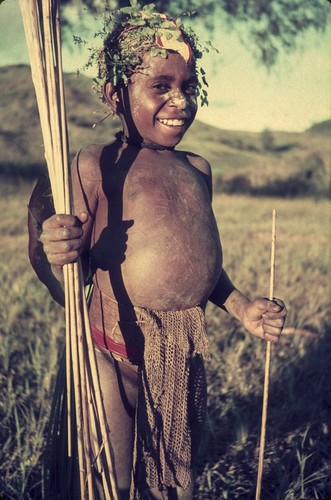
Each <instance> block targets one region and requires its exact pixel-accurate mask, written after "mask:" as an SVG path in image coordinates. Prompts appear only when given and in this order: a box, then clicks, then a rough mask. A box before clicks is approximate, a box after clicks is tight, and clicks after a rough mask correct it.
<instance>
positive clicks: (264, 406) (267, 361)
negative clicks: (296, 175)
mask: <svg viewBox="0 0 331 500" xmlns="http://www.w3.org/2000/svg"><path fill="white" fill-rule="evenodd" d="M275 257H276V210H275V209H273V211H272V230H271V256H270V283H269V300H273V299H274V286H275V262H276V258H275ZM266 344H267V345H266V354H265V368H264V387H263V404H262V420H261V434H260V451H259V465H258V472H257V483H256V494H255V500H260V498H261V488H262V476H263V460H264V450H265V441H266V430H267V414H268V397H269V383H270V360H271V342H269V341H268V342H267V343H266Z"/></svg>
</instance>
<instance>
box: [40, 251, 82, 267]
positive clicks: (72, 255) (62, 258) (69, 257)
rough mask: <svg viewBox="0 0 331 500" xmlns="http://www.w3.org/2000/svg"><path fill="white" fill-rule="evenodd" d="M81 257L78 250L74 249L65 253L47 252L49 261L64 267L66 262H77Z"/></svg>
mask: <svg viewBox="0 0 331 500" xmlns="http://www.w3.org/2000/svg"><path fill="white" fill-rule="evenodd" d="M78 257H79V251H78V250H72V251H70V252H65V253H49V254H47V260H48V262H49V263H50V264H51V265H53V266H59V267H62V266H64V265H65V264H70V263H72V262H76V261H77V259H78Z"/></svg>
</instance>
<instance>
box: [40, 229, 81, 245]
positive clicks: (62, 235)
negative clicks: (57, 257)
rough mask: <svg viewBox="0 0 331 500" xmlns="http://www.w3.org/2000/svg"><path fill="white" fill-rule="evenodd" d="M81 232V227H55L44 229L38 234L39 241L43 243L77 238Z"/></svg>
mask: <svg viewBox="0 0 331 500" xmlns="http://www.w3.org/2000/svg"><path fill="white" fill-rule="evenodd" d="M82 234H83V230H82V228H81V227H77V226H74V227H56V228H54V229H53V230H50V229H45V230H44V231H43V232H42V233H41V235H40V241H41V242H42V243H43V244H44V245H45V244H47V243H48V242H60V241H63V240H64V241H67V240H72V239H79V238H81V236H82Z"/></svg>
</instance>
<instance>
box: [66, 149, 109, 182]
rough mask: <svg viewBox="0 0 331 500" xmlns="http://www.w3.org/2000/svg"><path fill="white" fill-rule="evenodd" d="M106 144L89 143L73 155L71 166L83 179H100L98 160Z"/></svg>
mask: <svg viewBox="0 0 331 500" xmlns="http://www.w3.org/2000/svg"><path fill="white" fill-rule="evenodd" d="M105 147H107V144H89V145H87V146H84V147H83V148H82V149H81V150H80V151H79V152H78V153H77V154H76V156H75V158H74V161H73V168H76V169H77V170H79V175H80V176H81V177H83V178H85V179H90V180H94V181H98V180H101V177H102V176H101V168H100V160H101V156H102V153H103V151H104V149H105Z"/></svg>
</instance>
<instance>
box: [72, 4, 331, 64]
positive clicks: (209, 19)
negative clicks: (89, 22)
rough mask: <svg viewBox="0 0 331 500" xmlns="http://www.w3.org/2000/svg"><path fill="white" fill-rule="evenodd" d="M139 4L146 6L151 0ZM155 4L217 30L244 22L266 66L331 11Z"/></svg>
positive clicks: (324, 7)
mask: <svg viewBox="0 0 331 500" xmlns="http://www.w3.org/2000/svg"><path fill="white" fill-rule="evenodd" d="M129 3H130V2H129V0H79V1H78V0H62V5H64V6H65V5H69V4H70V5H75V4H76V7H77V10H78V11H80V12H82V11H83V10H82V5H83V6H84V7H86V9H87V10H88V11H89V12H91V13H96V12H97V11H98V10H99V9H100V8H102V7H104V5H105V4H106V5H108V6H109V8H110V9H112V10H113V9H115V8H117V7H124V6H127V5H129ZM139 3H140V4H141V5H145V4H147V3H152V0H150V1H144V0H141V1H140V2H139ZM154 3H155V4H156V7H157V9H158V10H159V11H160V12H164V11H166V12H168V13H170V14H172V15H174V16H178V15H179V14H181V13H182V12H185V11H195V10H197V11H198V12H199V17H200V18H203V20H204V22H205V25H206V27H208V28H209V29H210V30H211V31H213V30H214V29H219V22H220V20H222V21H223V25H224V23H225V24H226V25H227V26H229V27H230V28H231V29H237V28H238V29H240V28H241V27H242V26H243V25H245V27H246V30H245V33H247V35H245V38H244V39H242V41H243V42H244V43H245V45H246V46H247V47H248V48H249V50H251V51H253V52H254V54H255V56H256V58H257V59H258V60H260V61H262V62H263V64H265V65H266V66H268V67H271V66H272V65H274V64H275V63H276V61H277V57H278V55H279V53H280V51H281V50H285V51H286V52H291V51H293V50H295V49H296V48H297V45H298V40H300V38H301V37H300V35H304V34H305V32H307V31H308V30H310V29H314V30H315V31H325V29H326V27H327V25H328V22H329V20H330V14H331V5H330V1H329V0H205V1H204V2H201V1H198V0H177V1H176V2H172V1H171V0H155V2H154ZM64 19H65V12H64ZM65 20H66V19H65ZM241 33H242V30H241Z"/></svg>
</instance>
